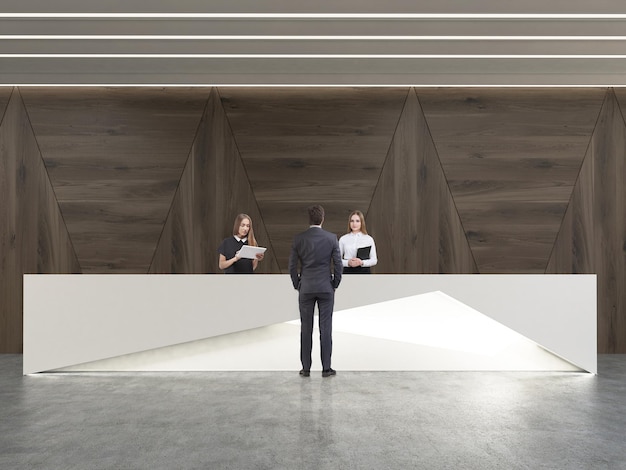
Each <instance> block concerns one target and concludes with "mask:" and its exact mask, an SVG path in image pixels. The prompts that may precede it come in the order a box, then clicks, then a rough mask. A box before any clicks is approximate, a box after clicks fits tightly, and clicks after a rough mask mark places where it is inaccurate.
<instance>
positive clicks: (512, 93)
mask: <svg viewBox="0 0 626 470" xmlns="http://www.w3.org/2000/svg"><path fill="white" fill-rule="evenodd" d="M417 92H418V97H419V100H420V103H421V105H422V107H423V109H424V114H425V116H426V120H427V122H428V127H429V129H430V131H431V133H432V136H433V140H434V142H435V147H436V149H437V153H438V155H439V158H440V159H441V161H442V165H443V168H444V172H445V176H446V178H447V180H448V182H449V185H450V189H451V191H452V195H453V197H454V200H455V203H456V206H457V208H458V211H459V214H460V217H461V220H462V222H463V226H464V227H465V230H466V231H467V235H468V238H469V241H470V245H471V247H472V251H473V253H474V257H475V259H476V263H477V265H478V268H479V271H480V272H481V273H517V272H519V273H543V272H545V269H546V266H547V264H548V258H549V256H550V253H551V251H552V245H553V243H554V240H555V239H556V235H557V232H558V230H559V227H560V224H561V220H562V219H563V215H564V213H565V209H566V207H567V204H568V202H569V199H570V195H571V192H572V189H573V186H574V182H575V180H576V177H577V175H578V173H579V170H580V167H581V164H582V160H583V157H584V155H585V152H586V148H587V145H588V143H589V140H590V138H591V133H592V130H593V127H594V125H595V122H596V119H597V116H598V114H599V111H600V107H601V105H602V100H603V98H604V95H605V93H606V90H605V89H601V88H597V89H593V88H585V89H567V90H563V91H561V90H554V89H528V88H526V89H510V88H507V89H496V88H485V89H476V88H473V89H463V88H455V89H449V88H447V89H418V90H417Z"/></svg>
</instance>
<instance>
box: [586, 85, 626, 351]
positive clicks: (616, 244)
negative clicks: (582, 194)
mask: <svg viewBox="0 0 626 470" xmlns="http://www.w3.org/2000/svg"><path fill="white" fill-rule="evenodd" d="M622 111H623V110H620V106H619V104H618V101H617V99H616V98H615V95H614V93H613V92H610V93H609V96H608V97H607V100H606V104H605V107H604V109H603V113H602V115H601V117H600V119H599V120H598V125H597V127H596V129H595V131H594V134H593V140H592V152H593V153H592V156H593V186H594V193H593V215H594V217H593V219H594V220H593V221H594V230H595V236H594V269H595V272H596V273H597V275H598V352H600V353H611V354H612V353H624V352H626V337H625V336H624V334H623V332H624V331H626V316H624V312H625V311H626V259H625V258H626V164H625V162H624V160H625V149H626V125H625V124H624V119H623V117H622Z"/></svg>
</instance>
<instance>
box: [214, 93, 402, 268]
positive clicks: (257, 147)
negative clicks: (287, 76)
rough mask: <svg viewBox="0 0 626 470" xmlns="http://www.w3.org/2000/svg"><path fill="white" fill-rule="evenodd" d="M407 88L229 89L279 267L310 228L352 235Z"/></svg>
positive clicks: (230, 111) (225, 96)
mask: <svg viewBox="0 0 626 470" xmlns="http://www.w3.org/2000/svg"><path fill="white" fill-rule="evenodd" d="M406 94H407V89H401V88H375V89H374V88H322V89H320V88H262V89H254V88H252V89H250V88H223V89H220V95H221V97H222V103H223V105H224V109H225V111H226V115H227V118H228V121H229V123H230V125H231V126H232V129H233V134H234V136H235V142H236V145H237V148H238V150H239V152H240V154H241V158H242V160H243V163H244V167H245V170H246V173H247V175H248V178H249V180H250V184H251V185H252V190H253V192H254V195H255V197H256V200H257V201H258V204H259V209H260V212H261V213H262V214H263V220H264V221H265V225H266V227H267V230H268V233H269V236H270V238H271V240H272V245H273V248H274V250H275V251H276V256H277V258H278V262H279V265H280V267H281V269H282V270H283V271H284V272H286V270H287V263H288V258H289V251H290V248H291V240H292V238H293V236H294V235H295V234H296V233H298V232H299V231H302V230H304V229H305V228H306V227H307V225H308V216H307V215H306V208H307V207H308V206H309V205H311V204H315V203H319V204H322V205H323V206H324V208H325V210H326V221H325V224H324V227H325V228H326V229H327V230H330V231H331V232H334V233H337V234H343V233H345V230H346V226H347V220H348V215H349V213H350V211H351V210H353V209H360V210H362V211H364V212H365V211H366V210H367V207H368V206H369V203H370V200H371V198H372V194H373V192H374V188H375V186H376V183H377V181H378V176H379V174H380V170H381V168H382V165H383V162H384V158H385V155H386V154H387V151H388V149H389V145H390V143H391V139H392V136H393V131H394V129H395V127H396V124H397V122H398V118H399V116H400V112H401V110H402V104H403V102H404V100H405V98H406Z"/></svg>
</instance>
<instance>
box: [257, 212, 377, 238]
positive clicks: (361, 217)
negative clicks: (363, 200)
mask: <svg viewBox="0 0 626 470" xmlns="http://www.w3.org/2000/svg"><path fill="white" fill-rule="evenodd" d="M353 215H358V216H359V219H361V233H362V234H363V235H367V228H366V227H365V216H364V215H363V212H361V211H352V212H350V216H349V217H348V232H347V233H350V232H352V229H351V228H350V219H351V218H352V216H353ZM250 227H252V224H250Z"/></svg>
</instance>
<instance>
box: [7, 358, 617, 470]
mask: <svg viewBox="0 0 626 470" xmlns="http://www.w3.org/2000/svg"><path fill="white" fill-rule="evenodd" d="M598 367H599V373H598V375H597V376H594V375H590V374H586V373H576V372H560V373H554V372H346V371H341V370H339V371H338V375H337V376H336V377H331V378H325V379H322V377H321V376H320V374H319V373H317V372H316V373H312V375H311V377H310V378H308V379H303V378H300V377H299V376H298V373H297V371H293V372H242V373H237V372H185V373H177V372H168V373H153V372H143V373H82V374H43V375H36V376H26V377H24V376H22V375H21V371H22V356H21V355H0V469H11V470H13V469H39V468H41V469H64V470H66V469H81V470H85V469H309V468H310V469H414V468H424V469H481V470H482V469H533V470H535V469H576V470H578V469H626V445H625V443H626V438H625V436H626V355H601V356H599V359H598Z"/></svg>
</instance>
